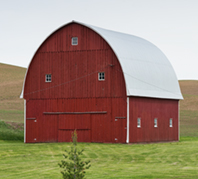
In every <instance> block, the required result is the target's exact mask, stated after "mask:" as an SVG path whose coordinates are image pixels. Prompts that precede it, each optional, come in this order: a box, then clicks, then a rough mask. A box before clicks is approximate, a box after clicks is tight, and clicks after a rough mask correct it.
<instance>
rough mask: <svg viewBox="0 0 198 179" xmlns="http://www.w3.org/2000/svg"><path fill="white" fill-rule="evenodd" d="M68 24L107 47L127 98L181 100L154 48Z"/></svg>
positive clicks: (115, 34)
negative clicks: (100, 39)
mask: <svg viewBox="0 0 198 179" xmlns="http://www.w3.org/2000/svg"><path fill="white" fill-rule="evenodd" d="M70 23H78V24H81V25H84V26H86V27H88V28H90V29H92V30H94V31H95V32H96V33H98V34H99V35H100V36H101V37H103V39H104V40H105V41H106V42H107V43H108V44H109V45H110V46H111V48H112V50H113V51H114V53H115V54H116V56H117V58H118V60H119V62H120V65H121V67H122V70H123V74H124V78H125V83H126V92H127V96H139V97H152V98H165V99H183V97H182V94H181V91H180V87H179V83H178V80H177V77H176V74H175V72H174V69H173V67H172V65H171V64H170V62H169V60H168V59H167V58H166V56H165V55H164V54H163V53H162V52H161V51H160V50H159V49H158V48H157V47H156V46H155V45H153V44H152V43H150V42H148V41H147V40H144V39H142V38H139V37H136V36H133V35H129V34H124V33H120V32H115V31H111V30H106V29H102V28H99V27H95V26H92V25H87V24H83V23H79V22H76V21H72V22H70ZM70 23H68V24H70ZM68 24H66V25H68ZM66 25H64V26H66ZM62 27H63V26H62ZM60 28H61V27H60ZM53 33H54V32H53ZM53 33H52V34H53ZM25 78H26V77H25ZM24 82H25V80H24ZM23 88H24V86H23ZM22 96H23V91H22V94H21V97H22Z"/></svg>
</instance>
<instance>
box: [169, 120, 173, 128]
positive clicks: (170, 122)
mask: <svg viewBox="0 0 198 179" xmlns="http://www.w3.org/2000/svg"><path fill="white" fill-rule="evenodd" d="M169 127H173V119H172V118H170V120H169Z"/></svg>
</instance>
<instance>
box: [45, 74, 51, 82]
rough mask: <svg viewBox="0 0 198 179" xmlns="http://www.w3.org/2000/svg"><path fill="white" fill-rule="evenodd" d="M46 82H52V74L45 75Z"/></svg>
mask: <svg viewBox="0 0 198 179" xmlns="http://www.w3.org/2000/svg"><path fill="white" fill-rule="evenodd" d="M45 82H52V75H51V74H46V75H45Z"/></svg>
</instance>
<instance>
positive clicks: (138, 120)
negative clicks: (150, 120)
mask: <svg viewBox="0 0 198 179" xmlns="http://www.w3.org/2000/svg"><path fill="white" fill-rule="evenodd" d="M137 128H141V118H140V117H138V118H137Z"/></svg>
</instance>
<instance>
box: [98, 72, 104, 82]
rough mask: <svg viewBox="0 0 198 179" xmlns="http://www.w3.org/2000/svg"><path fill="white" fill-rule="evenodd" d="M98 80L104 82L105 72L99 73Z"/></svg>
mask: <svg viewBox="0 0 198 179" xmlns="http://www.w3.org/2000/svg"><path fill="white" fill-rule="evenodd" d="M98 80H99V81H104V80H105V72H99V73H98Z"/></svg>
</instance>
